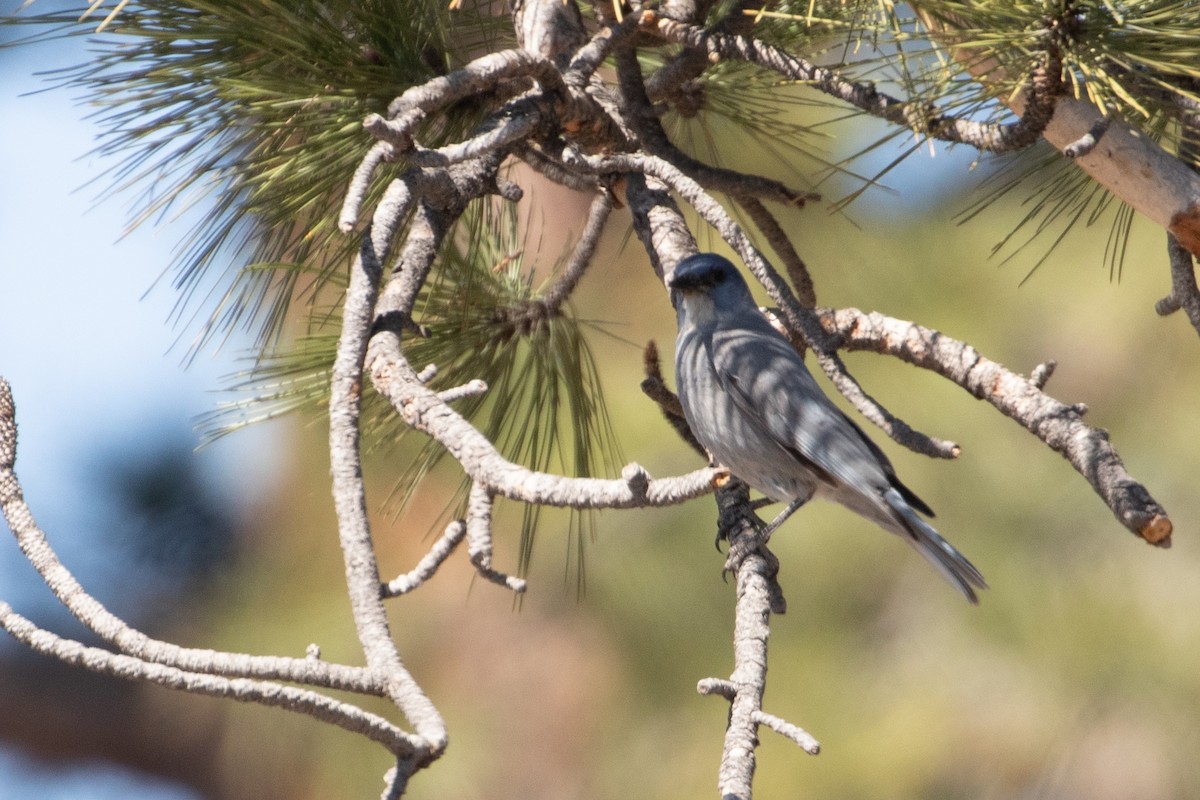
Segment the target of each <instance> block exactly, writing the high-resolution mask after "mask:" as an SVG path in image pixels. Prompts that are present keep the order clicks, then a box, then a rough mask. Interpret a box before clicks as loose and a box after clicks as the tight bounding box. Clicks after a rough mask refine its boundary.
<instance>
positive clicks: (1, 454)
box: [0, 378, 384, 696]
mask: <svg viewBox="0 0 1200 800" xmlns="http://www.w3.org/2000/svg"><path fill="white" fill-rule="evenodd" d="M16 448H17V428H16V407H15V405H14V403H13V397H12V390H11V388H10V387H9V385H8V382H7V381H5V380H4V379H3V378H0V509H2V510H3V513H4V518H5V520H6V522H7V523H8V526H9V528H10V529H11V530H12V532H13V534H14V535H15V536H16V540H17V545H18V547H20V549H21V552H22V553H23V554H24V555H25V558H26V559H28V561H29V563H30V564H31V565H32V566H33V568H34V569H35V570H37V572H38V574H39V575H41V576H42V579H43V580H44V581H45V582H46V585H47V587H49V589H50V591H51V592H52V593H53V594H54V596H55V597H56V598H57V599H58V601H59V602H60V603H62V604H63V605H64V606H66V608H67V610H68V611H70V612H71V614H72V615H74V616H75V618H76V619H78V620H79V621H80V622H82V623H83V624H84V625H85V626H87V628H88V629H89V630H91V631H92V632H93V633H95V634H96V635H97V636H99V637H100V638H101V639H102V640H103V641H105V642H107V643H109V644H110V645H112V646H113V647H115V648H116V649H117V650H119V651H120V652H121V653H123V654H125V655H128V656H130V657H132V658H135V659H137V660H139V661H146V662H153V663H157V664H163V665H165V666H170V667H173V668H177V669H180V670H183V671H185V672H195V673H208V674H211V675H220V676H223V677H228V678H257V679H271V680H285V681H293V682H295V683H301V684H305V685H308V686H318V687H322V688H328V689H340V690H344V691H350V692H356V693H358V694H368V695H376V696H382V695H383V693H384V692H383V684H382V682H381V681H379V680H378V679H377V677H376V676H375V675H373V674H372V673H371V672H370V671H369V670H366V669H363V668H361V667H350V666H345V665H342V664H331V663H329V662H325V661H318V660H315V659H309V658H287V657H284V656H251V655H247V654H243V653H223V652H219V651H215V650H205V649H193V648H186V647H180V646H179V645H176V644H172V643H170V642H164V641H161V640H158V639H152V638H151V637H149V636H147V635H146V634H144V633H142V632H141V631H139V630H137V629H135V628H133V627H131V626H130V625H129V624H128V623H126V622H125V621H124V620H122V619H121V618H120V617H117V616H116V615H115V614H113V613H112V612H111V611H109V610H108V609H107V608H106V607H105V606H104V605H103V604H102V603H101V602H100V601H99V600H97V599H96V598H94V597H92V596H91V595H90V594H88V593H87V591H86V590H85V589H84V588H83V586H82V585H81V584H80V583H79V581H78V580H76V578H75V576H74V575H72V574H71V572H70V570H68V569H67V567H66V565H65V564H63V563H62V561H61V560H60V559H59V557H58V554H57V553H56V552H55V551H54V549H53V548H52V547H51V546H50V543H49V541H48V540H47V538H46V534H45V532H44V531H43V530H42V529H41V528H40V527H38V524H37V521H36V520H35V519H34V516H33V512H32V510H30V508H29V506H28V505H27V504H26V503H25V498H24V494H23V492H22V491H21V484H20V482H19V481H18V480H17V476H16V473H15V471H14V466H15V463H16V452H17V450H16Z"/></svg>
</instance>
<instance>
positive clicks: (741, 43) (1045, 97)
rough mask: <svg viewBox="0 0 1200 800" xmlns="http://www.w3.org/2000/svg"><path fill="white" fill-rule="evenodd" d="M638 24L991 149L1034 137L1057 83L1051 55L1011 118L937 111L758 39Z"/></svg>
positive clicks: (660, 22)
mask: <svg viewBox="0 0 1200 800" xmlns="http://www.w3.org/2000/svg"><path fill="white" fill-rule="evenodd" d="M642 29H643V30H645V31H648V32H653V33H655V34H657V35H659V36H661V37H662V38H664V39H666V40H667V41H670V42H676V43H679V44H683V45H687V46H689V47H697V48H703V49H705V50H706V51H707V52H708V53H709V54H710V55H712V56H719V57H721V58H726V59H735V60H738V61H746V62H749V63H751V64H757V65H758V66H760V67H762V68H764V69H768V70H771V71H772V72H776V73H778V74H780V75H783V76H784V77H787V78H790V79H792V80H796V81H804V82H805V83H807V84H809V85H810V86H812V87H814V88H815V89H817V90H819V91H821V92H824V93H825V94H828V95H830V96H831V97H835V98H837V99H839V100H842V101H843V102H846V103H849V104H850V105H852V106H854V107H855V108H858V109H860V110H862V111H865V112H867V113H868V114H871V115H872V116H875V117H879V118H880V119H883V120H887V121H888V122H891V123H893V124H896V125H903V126H905V127H907V128H910V129H912V130H913V131H916V132H918V133H920V134H922V135H924V136H927V137H929V138H931V139H939V140H941V141H946V142H958V143H962V144H969V145H971V146H972V147H975V148H978V149H980V150H987V151H991V152H994V153H1003V152H1009V151H1012V150H1018V149H1021V148H1023V147H1028V146H1029V145H1031V144H1033V143H1034V142H1035V141H1037V138H1038V137H1039V136H1040V135H1041V133H1042V131H1043V130H1044V129H1045V127H1046V125H1047V124H1048V123H1049V121H1050V117H1051V116H1052V114H1053V111H1054V105H1055V102H1056V101H1057V98H1058V94H1059V92H1058V87H1057V82H1056V80H1055V79H1054V76H1055V75H1056V74H1057V73H1056V71H1055V70H1054V61H1055V56H1054V54H1053V53H1050V54H1049V55H1048V61H1047V64H1046V65H1045V66H1044V67H1043V68H1041V69H1040V70H1039V74H1038V75H1037V76H1035V77H1034V80H1032V81H1031V82H1030V92H1029V96H1028V98H1027V113H1026V114H1025V115H1024V116H1023V117H1022V118H1021V119H1018V120H1017V121H1016V122H1010V123H987V122H978V121H975V120H971V119H967V118H964V117H955V116H953V115H948V114H942V113H939V112H938V111H936V109H934V108H932V107H931V106H930V105H929V104H927V103H918V102H906V101H904V100H900V99H899V98H896V97H892V96H891V95H889V94H887V93H885V92H881V91H879V90H878V89H876V88H875V85H874V84H872V83H857V82H855V81H850V80H847V79H846V78H843V77H842V76H841V75H839V74H838V73H837V72H835V71H834V70H831V69H828V68H826V67H821V66H817V65H816V64H813V63H811V62H809V61H806V60H805V59H803V58H800V57H799V56H794V55H792V54H790V53H786V52H784V51H782V50H780V49H778V48H776V47H773V46H771V45H769V44H766V43H764V42H760V41H758V40H757V39H752V38H748V37H744V36H737V35H733V34H725V33H718V32H708V31H705V30H704V29H703V28H699V27H696V26H694V25H687V24H685V23H682V22H676V21H675V20H671V19H666V18H664V17H659V16H657V15H656V14H654V12H651V11H646V12H643V13H642Z"/></svg>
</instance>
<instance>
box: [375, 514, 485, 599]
mask: <svg viewBox="0 0 1200 800" xmlns="http://www.w3.org/2000/svg"><path fill="white" fill-rule="evenodd" d="M466 535H467V524H466V523H465V522H463V521H462V520H461V519H456V520H454V521H453V522H451V523H450V524H449V525H447V526H446V530H445V531H444V532H443V533H442V535H441V536H439V537H438V540H437V541H436V542H434V543H433V547H431V548H429V552H428V553H426V554H425V556H424V558H422V559H421V560H420V561H418V562H417V565H416V566H415V567H413V568H412V569H411V570H410V571H408V572H406V573H405V574H403V575H401V576H399V577H397V578H393V579H392V580H390V581H388V582H387V583H386V584H384V585H383V587H382V588H381V590H380V591H381V593H382V595H383V597H384V598H388V597H399V596H400V595H402V594H408V593H409V592H411V591H412V590H413V589H416V588H417V587H419V586H421V585H422V584H424V583H425V581H427V580H429V579H430V578H432V577H433V575H434V573H435V572H437V570H438V567H440V566H441V565H442V562H444V561H445V560H446V559H447V558H449V557H450V554H451V553H453V552H454V550H455V548H456V547H458V545H459V543H461V542H462V540H463V537H465V536H466Z"/></svg>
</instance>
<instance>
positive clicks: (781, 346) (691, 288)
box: [668, 253, 987, 603]
mask: <svg viewBox="0 0 1200 800" xmlns="http://www.w3.org/2000/svg"><path fill="white" fill-rule="evenodd" d="M668 284H669V286H670V289H671V302H672V303H673V304H674V306H675V311H676V314H677V317H678V322H679V335H678V338H677V339H676V341H675V381H676V383H677V385H678V391H679V401H680V403H681V404H682V405H683V413H684V416H685V417H686V418H687V421H688V425H690V426H691V429H692V432H693V433H694V434H695V435H696V438H697V439H698V440H699V441H700V443H701V444H703V445H704V446H705V448H707V449H708V451H709V453H710V454H711V455H712V457H713V459H714V460H716V461H717V462H718V463H719V464H721V465H722V466H724V467H727V468H728V469H729V471H730V472H732V473H733V474H734V475H736V476H737V477H739V478H741V479H742V480H744V481H745V482H746V483H748V484H749V485H750V486H752V487H754V488H755V489H757V490H758V491H760V492H762V493H763V494H765V495H766V496H767V497H768V498H770V499H771V500H774V501H776V502H779V503H787V507H786V508H784V510H783V511H782V512H781V513H780V514H779V515H778V516H777V517H776V518H775V520H774V521H773V522H771V524H770V525H768V526H767V527H766V528H765V529H763V531H761V533H760V535H761V537H762V539H763V541H765V540H766V537H767V536H769V535H770V533H771V532H773V531H774V530H775V528H777V527H778V526H779V525H780V523H782V522H783V521H784V520H785V519H787V517H788V516H789V515H791V513H792V512H794V511H795V510H796V509H797V508H799V507H800V506H801V505H803V504H804V503H805V502H807V501H808V499H809V498H811V497H813V496H814V495H817V496H819V497H823V498H825V499H827V500H833V501H835V502H838V503H841V504H842V505H844V506H845V507H846V508H849V509H850V510H851V511H853V512H855V513H856V514H859V515H861V516H863V517H865V518H867V519H869V520H871V521H872V522H874V523H875V524H876V525H879V526H880V527H881V528H883V529H884V530H887V531H889V532H891V533H894V534H896V535H897V536H899V537H901V538H902V539H904V540H905V541H907V542H908V543H909V544H911V545H912V546H913V547H915V548H916V549H917V551H918V552H919V553H920V554H921V555H922V556H924V557H925V558H926V559H927V560H928V561H929V562H930V563H931V564H933V566H934V567H936V568H937V570H938V571H939V572H941V573H942V575H944V576H945V577H946V579H947V580H949V581H950V583H952V584H953V585H954V586H955V587H957V588H958V590H959V591H960V592H962V593H963V594H964V595H965V596H966V598H967V599H968V600H970V601H971V602H972V603H977V602H979V600H978V597H977V596H976V594H975V589H985V588H987V584H986V583H985V582H984V580H983V576H982V575H980V574H979V570H977V569H976V568H975V567H974V566H973V565H972V564H971V562H970V561H968V560H967V559H966V558H964V557H963V555H962V554H961V553H959V552H958V551H957V550H955V549H954V548H953V547H952V546H951V545H950V543H949V542H947V541H946V540H945V539H943V538H942V537H941V536H940V535H938V532H937V531H935V530H934V529H933V528H932V527H930V525H929V524H928V523H926V522H925V521H924V520H923V519H921V517H920V516H918V514H917V512H918V511H919V512H921V513H924V514H927V515H929V516H933V511H932V510H930V508H929V506H927V505H926V504H925V503H924V501H922V500H921V499H920V498H919V497H917V496H916V495H915V494H913V493H912V491H910V490H909V489H908V487H906V486H905V485H904V484H902V483H901V482H900V480H899V479H898V478H897V477H896V473H895V470H893V469H892V465H891V463H890V462H889V461H888V459H887V456H885V455H884V454H883V451H882V450H880V449H879V447H878V446H877V445H876V444H875V443H874V442H872V441H871V440H870V439H868V438H867V435H866V434H865V433H863V431H862V429H861V428H859V427H858V426H857V425H855V424H854V422H852V421H851V420H850V418H849V417H847V416H846V415H845V414H843V413H842V412H841V411H840V410H839V409H838V408H837V407H836V406H835V405H834V404H833V403H832V402H830V400H829V398H828V397H826V396H825V394H824V392H822V391H821V388H820V387H819V386H818V385H817V382H816V380H814V379H813V376H812V375H811V374H810V373H809V371H808V368H807V367H805V366H804V360H803V359H802V358H801V357H800V354H799V353H797V352H796V350H795V349H794V348H793V347H792V345H791V343H790V342H788V340H787V339H786V338H785V337H784V336H783V335H782V334H781V333H779V332H778V331H777V330H775V328H773V327H772V326H771V324H770V323H769V322H768V321H767V319H766V318H765V317H764V316H763V315H762V313H761V312H760V311H759V310H758V306H757V305H756V304H755V302H754V299H753V298H752V297H751V295H750V289H749V287H747V286H746V281H745V280H744V279H743V278H742V276H741V274H740V273H739V272H738V271H737V269H736V268H735V267H734V266H733V264H731V263H729V261H728V260H726V259H724V258H722V257H721V256H719V255H715V254H713V253H701V254H699V255H694V256H690V257H688V258H685V259H684V260H683V261H681V262H680V263H679V265H678V266H676V267H675V271H674V272H673V273H672V274H671V276H670V279H669V281H668Z"/></svg>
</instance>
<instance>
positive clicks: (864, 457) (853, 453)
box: [712, 320, 929, 513]
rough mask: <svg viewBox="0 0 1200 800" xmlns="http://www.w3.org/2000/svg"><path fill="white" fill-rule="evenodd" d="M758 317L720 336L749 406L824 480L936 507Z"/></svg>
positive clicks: (726, 377) (719, 359) (727, 381)
mask: <svg viewBox="0 0 1200 800" xmlns="http://www.w3.org/2000/svg"><path fill="white" fill-rule="evenodd" d="M748 322H749V321H748ZM756 323H757V320H755V321H754V322H753V323H751V324H749V325H747V326H745V327H735V328H724V329H718V330H717V331H716V332H715V333H714V334H713V349H712V357H713V367H714V368H715V370H716V372H717V377H718V380H719V381H720V382H721V385H722V388H724V389H725V391H726V392H727V393H728V394H729V395H730V396H731V397H732V398H734V401H735V402H736V403H737V404H738V406H739V408H740V409H741V410H742V412H743V413H745V414H747V415H750V416H751V417H753V418H754V419H755V420H756V421H758V422H759V424H760V425H761V426H762V427H763V428H764V429H765V430H767V431H768V432H769V433H770V435H771V436H772V438H774V439H775V440H776V441H778V442H779V443H780V444H781V445H783V446H784V447H786V448H788V450H789V451H791V452H792V453H793V454H794V455H795V456H796V457H797V458H798V459H800V460H801V461H802V462H803V463H805V465H806V466H809V468H810V469H811V470H812V472H813V473H814V474H816V475H817V477H818V478H820V479H821V480H822V481H824V482H825V483H828V484H830V485H831V486H832V485H839V484H840V485H848V486H852V487H854V488H855V489H858V490H859V491H860V492H862V493H864V494H866V495H868V496H873V497H878V496H880V493H882V492H883V491H885V490H886V489H887V488H888V487H892V488H895V489H896V490H897V491H899V492H900V493H901V495H902V496H904V498H905V499H906V500H909V502H910V503H911V504H912V505H913V507H914V508H917V509H918V510H920V511H922V512H925V513H929V512H928V508H929V507H928V506H927V505H926V504H925V503H923V502H921V500H920V499H919V498H917V497H916V495H914V494H913V493H912V492H911V491H909V490H908V489H907V487H903V485H902V484H900V482H899V481H898V480H897V479H896V476H895V472H894V471H893V470H892V466H891V464H890V463H889V462H888V459H887V457H886V456H885V455H884V454H883V451H881V450H880V449H879V447H878V446H877V445H876V444H875V443H874V442H872V441H871V440H870V439H869V438H867V436H866V434H865V433H863V431H862V429H861V428H859V427H858V426H857V425H856V424H854V422H853V421H852V420H850V418H849V417H847V416H846V415H845V414H843V413H842V412H841V410H840V409H838V408H837V406H835V405H833V403H832V402H830V400H829V399H828V398H827V397H826V396H825V393H824V392H823V391H822V390H821V387H820V386H819V385H818V384H817V382H816V380H815V379H814V378H813V376H812V374H811V373H809V371H808V368H807V367H806V366H805V365H804V361H803V359H801V358H800V354H799V353H797V352H796V351H795V349H794V348H793V347H792V345H791V343H790V342H788V341H787V339H785V338H784V337H783V336H781V335H780V334H779V333H778V332H776V331H775V329H774V328H772V327H771V326H770V325H769V323H767V322H766V320H762V326H761V327H759V326H758V325H757V324H756Z"/></svg>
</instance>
